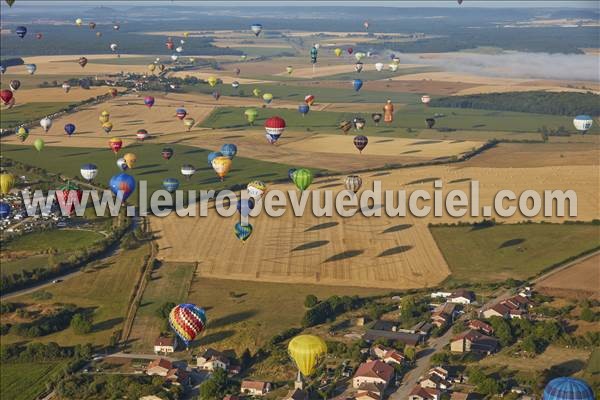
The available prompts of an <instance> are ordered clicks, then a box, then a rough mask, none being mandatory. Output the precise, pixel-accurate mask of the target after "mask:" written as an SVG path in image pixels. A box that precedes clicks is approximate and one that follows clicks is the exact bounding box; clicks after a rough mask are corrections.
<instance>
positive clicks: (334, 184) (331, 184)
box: [317, 183, 341, 189]
mask: <svg viewBox="0 0 600 400" xmlns="http://www.w3.org/2000/svg"><path fill="white" fill-rule="evenodd" d="M340 185H341V183H330V184H329V185H323V186H319V187H318V188H317V189H327V188H332V187H338V186H340Z"/></svg>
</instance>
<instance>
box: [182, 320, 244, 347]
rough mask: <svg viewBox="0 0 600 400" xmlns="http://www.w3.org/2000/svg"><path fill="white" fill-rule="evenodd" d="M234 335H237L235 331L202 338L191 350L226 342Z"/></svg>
mask: <svg viewBox="0 0 600 400" xmlns="http://www.w3.org/2000/svg"><path fill="white" fill-rule="evenodd" d="M209 326H210V325H209ZM233 335H235V331H232V330H227V331H221V332H215V333H211V334H208V335H205V336H202V337H201V338H200V339H198V340H196V341H194V343H193V344H192V346H190V348H194V347H202V346H207V345H209V344H213V343H217V342H220V341H221V340H225V339H227V338H229V337H231V336H233Z"/></svg>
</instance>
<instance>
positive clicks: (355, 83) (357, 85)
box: [352, 79, 363, 92]
mask: <svg viewBox="0 0 600 400" xmlns="http://www.w3.org/2000/svg"><path fill="white" fill-rule="evenodd" d="M362 85H363V81H362V80H360V79H355V80H353V81H352V87H354V90H355V91H357V92H358V91H359V90H360V88H361V87H362Z"/></svg>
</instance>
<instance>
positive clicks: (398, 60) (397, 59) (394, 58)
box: [392, 56, 400, 65]
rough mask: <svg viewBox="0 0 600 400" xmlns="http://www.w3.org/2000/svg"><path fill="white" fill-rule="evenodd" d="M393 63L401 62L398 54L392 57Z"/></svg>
mask: <svg viewBox="0 0 600 400" xmlns="http://www.w3.org/2000/svg"><path fill="white" fill-rule="evenodd" d="M392 63H394V64H396V65H398V64H400V57H396V56H394V57H393V58H392Z"/></svg>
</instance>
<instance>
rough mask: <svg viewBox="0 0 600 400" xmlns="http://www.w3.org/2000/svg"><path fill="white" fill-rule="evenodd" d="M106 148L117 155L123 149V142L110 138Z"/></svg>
mask: <svg viewBox="0 0 600 400" xmlns="http://www.w3.org/2000/svg"><path fill="white" fill-rule="evenodd" d="M108 146H109V147H110V149H111V150H112V152H113V153H115V154H117V153H118V152H119V150H121V147H123V141H122V140H121V139H119V138H112V139H110V140H109V141H108Z"/></svg>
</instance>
